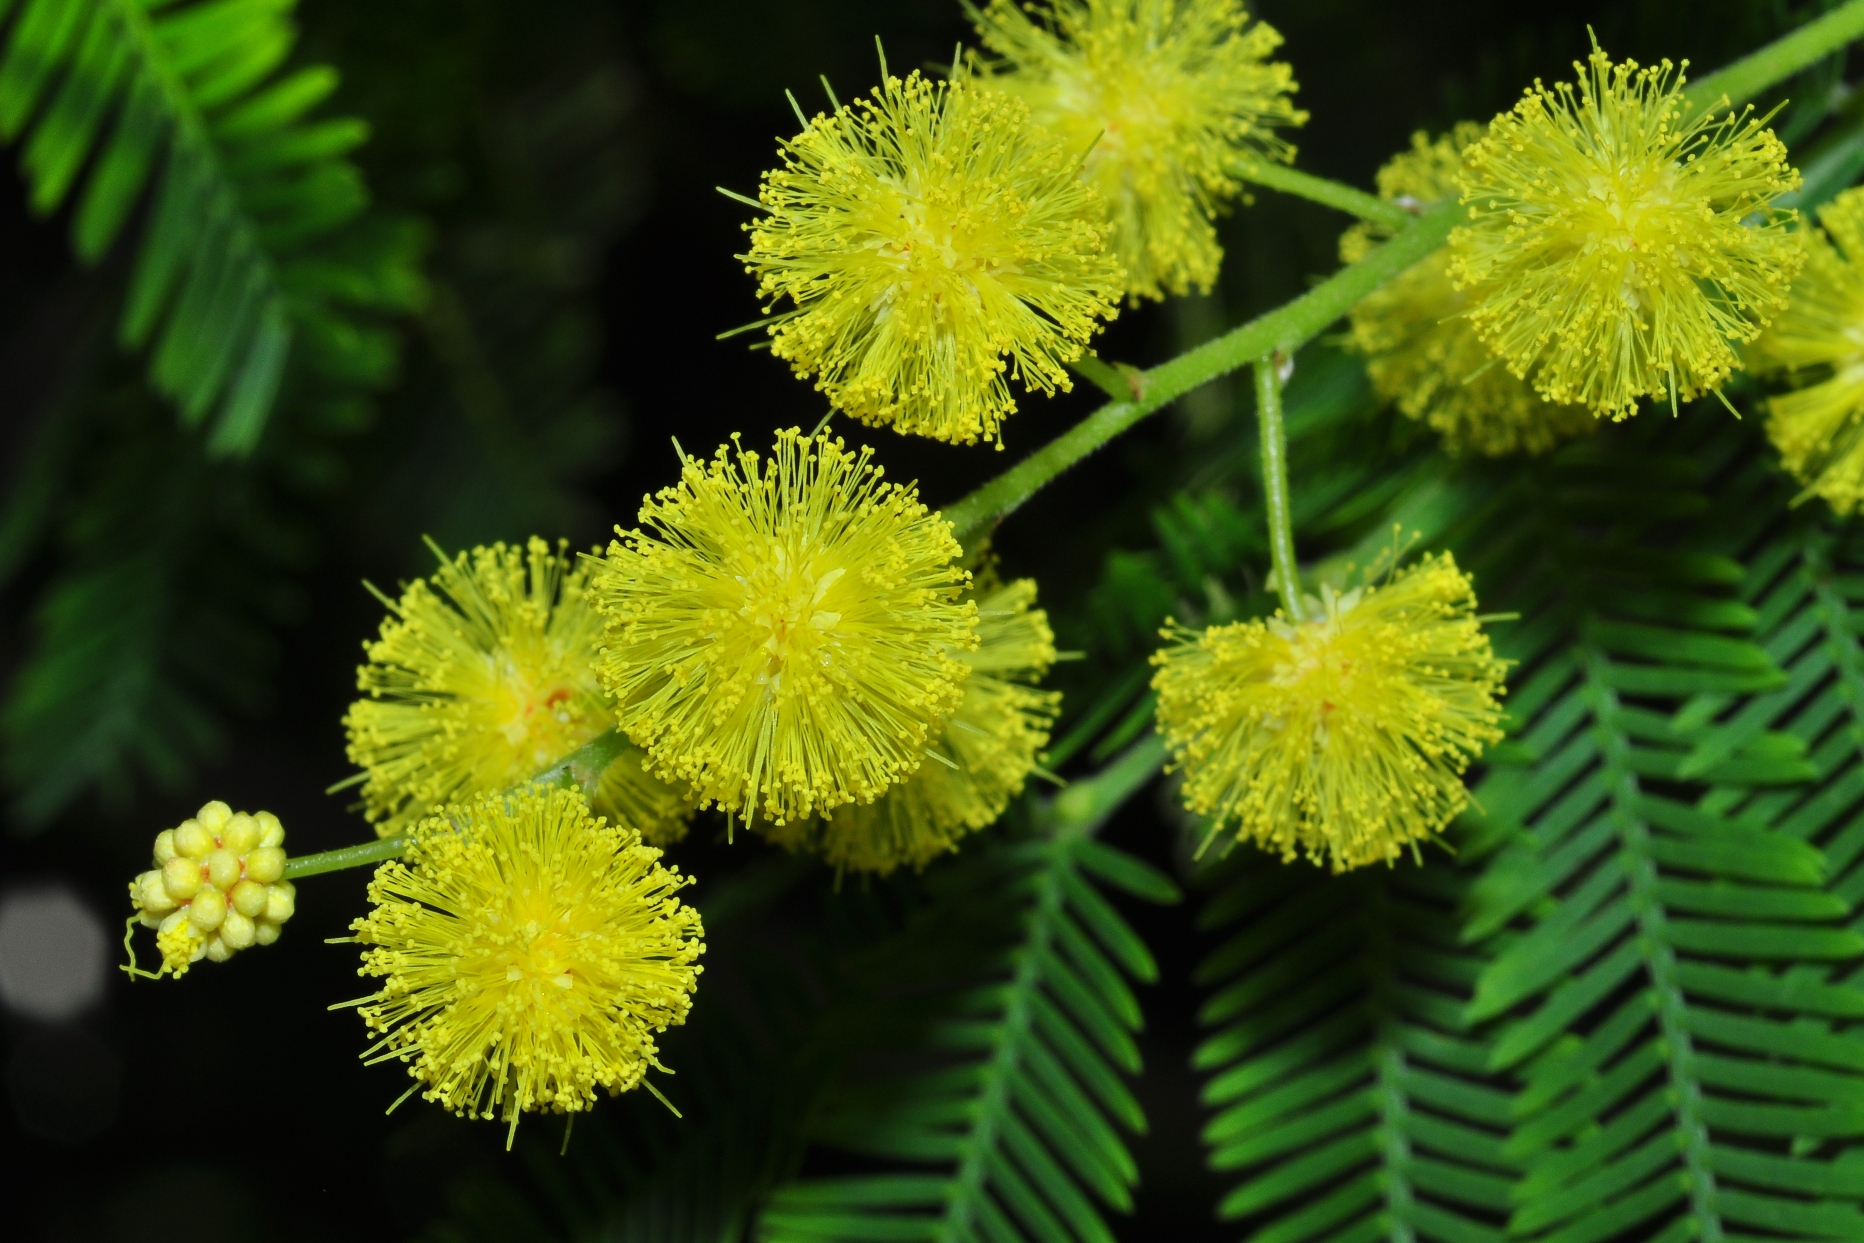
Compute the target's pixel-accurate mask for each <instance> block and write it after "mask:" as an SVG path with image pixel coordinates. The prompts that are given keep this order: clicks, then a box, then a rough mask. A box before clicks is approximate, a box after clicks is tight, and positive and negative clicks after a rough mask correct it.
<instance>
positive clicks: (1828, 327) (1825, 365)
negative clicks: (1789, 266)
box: [1753, 189, 1864, 514]
mask: <svg viewBox="0 0 1864 1243" xmlns="http://www.w3.org/2000/svg"><path fill="white" fill-rule="evenodd" d="M1819 220H1820V222H1821V223H1822V224H1823V225H1824V226H1825V227H1824V229H1822V230H1821V229H1816V228H1814V229H1805V230H1802V232H1801V234H1800V236H1801V237H1802V238H1803V239H1804V242H1805V246H1806V266H1805V268H1804V269H1803V270H1802V271H1801V272H1800V274H1799V279H1798V280H1797V281H1795V282H1794V283H1793V302H1792V305H1791V306H1790V307H1788V308H1787V312H1786V314H1784V315H1782V316H1781V317H1780V319H1779V320H1778V321H1777V322H1776V323H1775V324H1774V325H1773V326H1772V327H1771V328H1770V329H1768V331H1767V333H1766V335H1765V336H1763V337H1761V339H1760V340H1759V341H1758V342H1757V343H1756V344H1755V346H1754V355H1753V362H1754V365H1755V367H1756V369H1757V370H1761V371H1766V372H1777V373H1784V374H1785V375H1786V376H1787V377H1788V379H1789V380H1790V381H1791V382H1793V383H1797V384H1803V385H1804V386H1805V387H1802V388H1799V389H1797V390H1795V391H1793V392H1790V393H1786V394H1784V395H1782V396H1779V397H1775V398H1774V399H1773V400H1772V401H1770V402H1768V403H1767V410H1768V415H1769V417H1768V420H1767V435H1768V436H1769V437H1770V438H1771V439H1772V440H1773V443H1774V447H1775V448H1777V449H1778V450H1779V451H1780V456H1781V458H1782V459H1784V461H1785V463H1786V468H1787V469H1788V470H1790V471H1792V472H1793V475H1794V476H1795V477H1796V478H1797V479H1798V480H1799V481H1800V482H1801V483H1803V484H1805V485H1806V492H1807V494H1809V495H1814V496H1822V497H1824V498H1825V499H1826V500H1827V501H1829V502H1831V506H1832V508H1833V509H1835V510H1837V511H1838V512H1839V513H1841V514H1849V513H1851V512H1853V511H1854V510H1856V509H1857V507H1858V502H1859V501H1864V189H1859V190H1846V191H1845V192H1844V193H1843V194H1841V195H1839V196H1838V197H1837V198H1835V199H1833V200H1832V201H1831V202H1830V203H1829V204H1827V205H1826V206H1825V207H1823V208H1821V209H1820V211H1819Z"/></svg>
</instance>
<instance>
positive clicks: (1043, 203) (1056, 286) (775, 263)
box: [741, 73, 1122, 444]
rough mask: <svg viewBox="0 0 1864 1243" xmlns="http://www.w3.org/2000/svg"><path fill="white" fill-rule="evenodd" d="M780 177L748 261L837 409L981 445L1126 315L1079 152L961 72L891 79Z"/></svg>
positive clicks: (803, 146)
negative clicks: (1022, 397) (1107, 325)
mask: <svg viewBox="0 0 1864 1243" xmlns="http://www.w3.org/2000/svg"><path fill="white" fill-rule="evenodd" d="M782 157H783V167H782V168H780V169H777V170H775V171H773V172H769V173H766V174H765V175H764V181H763V185H762V187H761V188H760V189H759V191H758V199H759V201H760V202H761V203H762V204H763V206H764V207H765V208H766V210H767V213H768V214H766V215H765V216H764V217H763V218H761V219H759V220H757V221H756V222H754V223H752V224H749V225H747V226H745V227H746V228H747V229H748V230H749V232H750V234H751V249H750V252H749V253H748V254H746V255H743V256H741V258H742V259H743V260H744V262H745V265H746V270H747V271H749V272H750V273H751V274H752V275H754V276H756V277H757V278H758V296H759V297H760V298H763V299H765V300H766V301H767V302H768V303H770V309H772V310H774V308H775V307H776V305H777V304H778V303H781V302H784V301H788V302H790V303H792V304H793V309H790V310H788V311H784V312H781V313H779V314H777V315H776V316H775V321H774V323H772V325H771V327H770V333H771V338H772V340H771V352H772V353H773V354H775V355H776V356H777V357H778V358H782V359H786V360H788V361H789V363H790V364H791V365H792V367H794V369H795V371H796V374H797V375H798V376H803V377H807V376H815V377H816V387H817V388H818V389H820V390H821V391H822V392H824V393H825V394H827V396H828V399H829V401H830V402H831V403H832V404H833V405H834V406H835V407H836V408H837V409H839V410H842V411H845V412H846V413H848V414H849V415H851V416H853V417H854V418H857V419H860V420H861V421H863V422H866V423H872V424H890V425H892V426H893V427H894V428H895V429H896V430H898V431H901V432H910V433H913V434H916V435H921V436H930V437H932V438H934V439H937V440H946V441H953V442H956V443H960V444H972V443H975V442H976V441H977V440H979V439H984V440H991V439H995V438H996V437H997V433H998V428H999V427H1000V426H1001V424H1002V422H1003V420H1004V418H1005V417H1007V416H1008V415H1009V414H1010V413H1012V412H1013V411H1014V410H1015V409H1016V402H1015V400H1014V399H1013V398H1012V397H1011V395H1010V388H1009V383H1008V380H1009V379H1010V378H1015V379H1018V380H1020V381H1021V382H1022V384H1023V385H1024V387H1025V388H1028V389H1036V390H1040V391H1042V392H1044V393H1053V392H1054V391H1055V390H1056V389H1058V388H1059V389H1067V388H1068V387H1069V386H1070V381H1069V377H1068V373H1067V370H1066V364H1067V363H1069V362H1072V361H1073V360H1075V359H1076V358H1079V357H1080V355H1081V351H1082V348H1083V347H1084V346H1085V345H1086V343H1087V341H1088V339H1089V337H1091V336H1092V335H1093V334H1094V333H1095V332H1096V331H1097V330H1098V328H1099V325H1100V321H1101V320H1103V319H1111V318H1112V317H1113V315H1114V313H1115V310H1116V307H1117V303H1118V301H1119V297H1120V292H1121V289H1122V278H1121V273H1120V266H1119V264H1118V262H1117V261H1115V260H1114V258H1113V257H1112V256H1110V255H1108V254H1107V253H1105V240H1106V233H1107V228H1106V225H1105V224H1104V223H1102V215H1103V213H1102V210H1101V207H1100V204H1099V202H1098V201H1097V200H1096V198H1095V194H1094V190H1093V188H1092V187H1091V186H1089V185H1087V184H1086V183H1084V182H1082V181H1081V180H1080V179H1079V178H1078V177H1077V176H1076V172H1077V169H1078V168H1079V164H1080V159H1081V152H1080V151H1079V150H1070V149H1067V148H1065V147H1064V146H1063V145H1062V144H1060V143H1058V142H1057V141H1056V140H1055V139H1053V138H1051V137H1050V136H1049V135H1048V134H1046V133H1045V132H1044V131H1042V130H1041V129H1038V128H1037V127H1036V126H1035V125H1033V124H1032V123H1031V122H1030V120H1029V110H1028V108H1027V106H1026V105H1024V104H1022V103H1020V102H1018V101H1016V100H1013V99H1011V98H1009V97H1007V96H1005V95H1003V94H1000V93H998V92H995V91H990V90H985V89H982V88H980V87H979V86H978V85H977V84H976V83H975V82H974V81H973V80H971V79H969V78H967V77H965V76H964V75H962V74H961V75H960V76H958V77H956V78H954V79H953V80H952V81H949V82H940V83H933V82H929V81H927V80H926V79H924V78H922V77H921V76H920V75H919V74H917V73H914V74H913V75H911V76H910V77H908V78H906V79H905V80H904V81H902V80H901V79H899V78H894V77H889V78H887V79H886V80H885V82H884V83H883V84H882V85H881V86H880V87H879V88H878V89H877V90H875V91H874V93H873V94H872V95H871V96H870V97H866V98H863V99H860V100H858V101H856V103H855V104H854V105H853V106H852V107H844V108H838V109H837V110H836V111H835V112H834V113H833V114H832V115H829V116H817V117H816V118H815V119H814V120H812V121H810V122H809V123H808V127H807V128H806V129H804V130H803V132H802V133H801V134H798V135H797V136H796V137H795V138H792V139H790V140H789V141H788V142H786V143H784V144H783V147H782Z"/></svg>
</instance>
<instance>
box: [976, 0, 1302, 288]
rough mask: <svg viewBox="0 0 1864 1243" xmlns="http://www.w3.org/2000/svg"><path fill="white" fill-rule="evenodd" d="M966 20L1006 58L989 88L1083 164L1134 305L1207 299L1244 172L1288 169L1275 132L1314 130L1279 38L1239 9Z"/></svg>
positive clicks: (1170, 8)
mask: <svg viewBox="0 0 1864 1243" xmlns="http://www.w3.org/2000/svg"><path fill="white" fill-rule="evenodd" d="M971 17H972V21H973V22H974V23H975V24H976V26H977V31H978V35H979V37H980V38H981V39H982V40H983V42H984V45H985V46H986V47H987V48H989V49H990V50H991V51H992V52H993V53H995V54H996V55H997V56H998V57H1000V58H1001V59H1000V60H999V61H998V62H996V63H995V64H994V65H992V66H990V70H991V72H992V76H991V78H990V79H989V81H990V84H991V85H992V86H996V87H999V88H1001V89H1003V90H1006V91H1009V92H1011V93H1013V94H1015V95H1017V96H1018V97H1020V98H1022V99H1026V100H1028V101H1029V105H1030V108H1031V110H1032V112H1033V115H1034V116H1035V119H1036V120H1037V121H1038V122H1040V123H1041V124H1042V125H1044V126H1047V127H1048V128H1049V129H1051V130H1053V131H1054V132H1055V133H1056V134H1057V135H1059V136H1060V137H1061V139H1062V142H1063V144H1064V146H1066V148H1067V149H1068V150H1069V151H1071V152H1075V153H1085V154H1086V157H1087V163H1086V166H1085V168H1084V170H1083V175H1084V176H1085V177H1086V178H1087V180H1089V181H1090V182H1092V183H1093V184H1094V185H1095V186H1097V187H1099V190H1100V197H1101V202H1102V203H1103V204H1104V208H1105V211H1106V212H1107V218H1108V219H1109V220H1110V221H1111V223H1112V225H1113V241H1112V246H1113V250H1114V253H1115V254H1117V255H1118V256H1119V259H1120V262H1121V263H1123V264H1125V265H1126V287H1127V291H1128V293H1129V294H1131V296H1132V297H1133V298H1134V299H1138V298H1163V297H1164V296H1165V295H1166V294H1167V293H1172V294H1184V293H1187V292H1189V291H1190V290H1191V289H1193V288H1197V289H1202V290H1205V291H1208V290H1209V289H1210V286H1211V283H1212V282H1213V281H1215V280H1216V278H1217V269H1218V267H1219V266H1220V265H1221V264H1222V261H1223V248H1222V247H1221V246H1220V245H1219V244H1218V242H1217V231H1216V228H1215V227H1214V226H1213V225H1212V223H1211V221H1212V218H1213V217H1214V216H1215V215H1216V214H1217V212H1218V211H1219V210H1220V209H1221V208H1222V207H1223V206H1224V204H1225V203H1226V202H1227V201H1228V200H1230V199H1234V198H1236V197H1237V196H1238V195H1239V194H1240V193H1241V192H1242V184H1243V183H1242V181H1241V180H1240V179H1239V178H1238V177H1237V175H1236V172H1237V169H1238V167H1239V166H1241V165H1244V164H1247V163H1249V162H1252V161H1261V160H1273V161H1283V162H1285V161H1290V160H1292V159H1293V158H1294V148H1293V147H1292V146H1290V145H1289V144H1288V143H1287V141H1286V140H1284V139H1283V138H1282V137H1281V136H1280V135H1279V134H1277V133H1276V129H1277V128H1278V127H1293V126H1298V125H1301V124H1303V123H1304V122H1306V120H1307V113H1305V112H1302V111H1301V110H1300V109H1298V108H1296V107H1295V106H1294V104H1293V102H1292V101H1291V99H1290V96H1292V95H1293V94H1294V91H1295V81H1294V72H1293V70H1291V69H1290V68H1289V67H1288V66H1287V65H1286V64H1283V63H1281V62H1279V61H1271V60H1269V59H1268V57H1269V55H1270V54H1271V53H1273V52H1274V50H1275V49H1276V48H1277V47H1279V46H1280V45H1281V41H1282V40H1281V35H1279V34H1277V33H1276V32H1275V29H1274V28H1273V27H1272V26H1269V25H1267V24H1265V23H1263V22H1256V23H1254V24H1253V25H1251V24H1250V21H1249V13H1248V11H1247V10H1246V9H1245V8H1244V7H1243V5H1242V4H1240V3H1238V2H1237V0H1045V3H1043V4H1041V5H1039V6H1037V5H1030V6H1027V7H1024V6H1019V5H1017V4H1016V3H1014V2H1013V0H991V2H990V4H989V5H988V6H987V7H986V8H985V9H984V10H983V11H982V12H981V13H980V12H978V11H977V10H975V9H973V10H972V13H971Z"/></svg>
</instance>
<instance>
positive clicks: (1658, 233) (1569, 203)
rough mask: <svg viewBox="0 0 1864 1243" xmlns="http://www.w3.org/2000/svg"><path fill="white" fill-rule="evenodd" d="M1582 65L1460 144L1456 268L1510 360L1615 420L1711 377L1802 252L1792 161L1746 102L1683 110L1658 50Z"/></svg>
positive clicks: (1773, 304)
mask: <svg viewBox="0 0 1864 1243" xmlns="http://www.w3.org/2000/svg"><path fill="white" fill-rule="evenodd" d="M1575 68H1578V69H1579V70H1580V76H1579V85H1578V89H1577V90H1575V89H1574V88H1573V87H1572V86H1570V85H1568V84H1567V83H1560V84H1559V85H1558V86H1556V87H1554V88H1553V89H1552V90H1548V89H1547V88H1545V87H1543V86H1541V85H1539V84H1538V83H1537V84H1536V85H1535V86H1534V87H1533V89H1531V90H1529V91H1528V92H1527V95H1526V97H1525V98H1523V99H1522V100H1521V102H1520V103H1518V104H1516V105H1515V107H1514V110H1513V111H1511V112H1505V113H1503V114H1501V115H1500V116H1498V117H1496V118H1495V120H1494V121H1493V122H1491V123H1490V126H1489V132H1488V135H1487V136H1486V137H1485V138H1483V140H1482V141H1480V142H1478V143H1476V144H1475V145H1474V146H1473V147H1471V148H1470V149H1469V151H1468V152H1467V154H1466V156H1465V160H1466V165H1465V171H1464V173H1463V176H1462V188H1463V202H1464V203H1465V204H1467V205H1468V209H1469V223H1468V224H1467V225H1465V226H1463V227H1461V228H1459V229H1457V230H1456V232H1455V233H1453V234H1452V235H1451V237H1450V249H1451V254H1452V258H1451V264H1450V272H1451V275H1452V276H1453V277H1454V278H1455V280H1456V282H1457V284H1458V285H1460V286H1462V287H1463V288H1465V289H1467V290H1469V291H1470V298H1471V309H1470V312H1469V314H1470V317H1471V319H1472V320H1473V321H1474V322H1475V325H1476V329H1477V331H1478V332H1479V333H1480V334H1481V335H1482V339H1483V340H1484V341H1485V342H1486V343H1487V344H1488V347H1489V349H1490V350H1492V351H1493V352H1494V353H1495V354H1497V355H1498V356H1500V357H1501V358H1502V360H1503V361H1504V362H1506V363H1507V365H1508V367H1509V369H1510V370H1512V371H1513V372H1514V373H1515V374H1516V375H1518V376H1522V377H1525V378H1527V379H1528V380H1530V381H1531V382H1532V383H1533V385H1534V388H1535V391H1537V392H1539V393H1540V394H1541V396H1543V397H1545V398H1547V399H1548V400H1549V401H1554V402H1560V403H1575V404H1581V405H1585V406H1587V407H1588V408H1590V409H1591V410H1592V411H1593V413H1595V414H1598V415H1601V416H1609V417H1611V418H1613V419H1623V418H1627V417H1629V416H1630V415H1632V414H1634V413H1635V412H1636V409H1637V402H1638V400H1639V399H1640V398H1643V397H1654V398H1660V399H1663V400H1665V401H1669V402H1672V403H1674V402H1676V401H1684V400H1690V399H1693V398H1695V397H1698V396H1701V395H1702V394H1704V393H1707V392H1710V391H1712V390H1719V388H1720V386H1721V384H1722V382H1723V381H1725V380H1726V379H1727V378H1728V376H1729V374H1730V373H1731V372H1732V371H1733V370H1734V369H1735V368H1736V367H1737V366H1739V365H1740V356H1739V354H1738V353H1737V349H1736V347H1737V346H1738V345H1739V344H1741V343H1743V342H1747V341H1752V340H1753V339H1754V338H1755V337H1756V336H1758V335H1759V333H1760V331H1761V329H1762V328H1763V327H1764V326H1765V325H1766V324H1767V323H1768V322H1769V321H1770V320H1772V319H1773V318H1774V317H1775V316H1776V315H1778V314H1779V313H1780V312H1781V311H1782V310H1784V309H1785V307H1786V293H1787V287H1788V286H1789V285H1790V284H1791V282H1792V279H1793V275H1794V273H1795V272H1797V271H1798V269H1799V264H1800V261H1801V256H1802V254H1803V251H1802V249H1801V247H1800V246H1799V245H1798V243H1797V241H1796V240H1795V239H1794V237H1793V235H1792V233H1791V232H1790V227H1789V226H1790V222H1791V220H1792V218H1793V213H1792V212H1790V211H1782V210H1779V209H1776V208H1775V207H1774V206H1773V201H1774V199H1775V198H1777V197H1778V196H1779V195H1781V194H1784V193H1785V192H1787V191H1789V190H1792V189H1794V188H1796V187H1797V186H1798V185H1799V174H1798V173H1796V172H1795V171H1794V170H1793V169H1792V168H1791V167H1790V166H1788V164H1787V160H1786V147H1785V146H1784V145H1783V144H1782V143H1781V142H1780V140H1779V139H1778V138H1776V137H1775V136H1774V134H1773V131H1772V130H1769V129H1767V128H1766V127H1765V126H1764V125H1762V124H1761V122H1760V120H1759V119H1758V118H1756V117H1755V116H1754V115H1753V113H1752V110H1747V111H1743V112H1740V113H1735V112H1731V111H1721V112H1720V113H1719V115H1718V112H1717V110H1716V109H1714V108H1707V109H1703V110H1701V111H1698V112H1693V113H1692V112H1691V109H1690V105H1689V103H1688V101H1686V100H1685V99H1684V97H1683V95H1682V89H1681V88H1682V85H1683V75H1682V74H1681V73H1680V72H1676V71H1675V70H1674V67H1673V66H1672V65H1671V64H1670V62H1668V61H1664V62H1663V63H1662V64H1661V65H1659V66H1658V67H1656V68H1654V69H1641V68H1639V67H1638V66H1637V64H1636V63H1635V62H1632V61H1625V62H1622V63H1620V64H1616V65H1614V64H1613V63H1612V62H1611V60H1610V58H1608V57H1607V56H1606V55H1605V53H1604V52H1602V51H1599V50H1598V49H1597V48H1596V47H1595V48H1594V49H1593V52H1592V55H1591V57H1590V59H1589V60H1588V62H1587V64H1586V65H1585V66H1583V67H1580V66H1575Z"/></svg>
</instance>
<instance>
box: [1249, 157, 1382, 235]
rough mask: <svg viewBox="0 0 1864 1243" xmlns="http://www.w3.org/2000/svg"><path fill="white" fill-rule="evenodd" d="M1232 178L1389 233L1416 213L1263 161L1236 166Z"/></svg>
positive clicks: (1339, 183) (1373, 195) (1376, 197)
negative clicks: (1292, 196) (1289, 195)
mask: <svg viewBox="0 0 1864 1243" xmlns="http://www.w3.org/2000/svg"><path fill="white" fill-rule="evenodd" d="M1236 175H1237V176H1238V177H1241V178H1242V179H1243V180H1244V181H1252V182H1254V183H1255V184H1256V185H1259V186H1267V187H1268V188H1269V189H1271V190H1280V191H1281V192H1282V193H1284V194H1293V195H1297V196H1299V197H1301V198H1304V199H1308V200H1311V201H1312V202H1315V203H1319V204H1321V205H1322V206H1324V207H1331V208H1333V209H1334V210H1335V211H1343V212H1345V213H1346V214H1347V215H1349V216H1357V217H1359V218H1360V219H1361V220H1370V221H1372V222H1373V223H1374V224H1382V225H1384V226H1386V227H1387V228H1390V229H1402V228H1404V227H1405V226H1406V225H1408V224H1410V223H1411V222H1412V221H1413V220H1416V219H1417V213H1415V212H1411V211H1406V210H1405V209H1404V208H1403V207H1400V206H1399V205H1398V204H1396V203H1392V202H1388V201H1387V200H1385V199H1382V198H1380V197H1379V196H1378V195H1376V194H1367V193H1366V192H1365V191H1364V190H1360V189H1357V188H1355V187H1353V186H1349V185H1345V184H1343V183H1341V182H1338V181H1330V180H1328V179H1327V178H1325V177H1316V176H1314V174H1312V173H1303V172H1300V171H1298V170H1296V169H1292V168H1289V167H1288V166H1287V165H1285V164H1270V163H1268V162H1267V161H1264V160H1254V161H1251V162H1249V163H1247V164H1243V165H1239V166H1238V167H1237V169H1236Z"/></svg>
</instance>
